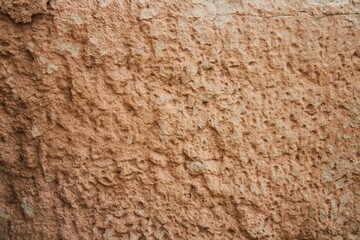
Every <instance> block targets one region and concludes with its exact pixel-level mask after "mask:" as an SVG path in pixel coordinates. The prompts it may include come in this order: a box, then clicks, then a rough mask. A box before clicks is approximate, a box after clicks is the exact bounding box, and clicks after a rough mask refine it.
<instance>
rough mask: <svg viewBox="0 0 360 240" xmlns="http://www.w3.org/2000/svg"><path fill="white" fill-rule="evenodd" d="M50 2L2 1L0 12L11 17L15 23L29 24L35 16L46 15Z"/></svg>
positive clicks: (27, 0)
mask: <svg viewBox="0 0 360 240" xmlns="http://www.w3.org/2000/svg"><path fill="white" fill-rule="evenodd" d="M50 1H51V0H50ZM50 1H45V0H0V12H2V13H4V14H7V15H9V16H10V17H11V18H12V19H13V20H14V21H15V22H18V23H19V22H20V23H28V22H31V20H32V17H33V16H34V15H37V14H41V13H45V12H46V9H47V3H48V2H49V4H50ZM49 6H50V5H49Z"/></svg>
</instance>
